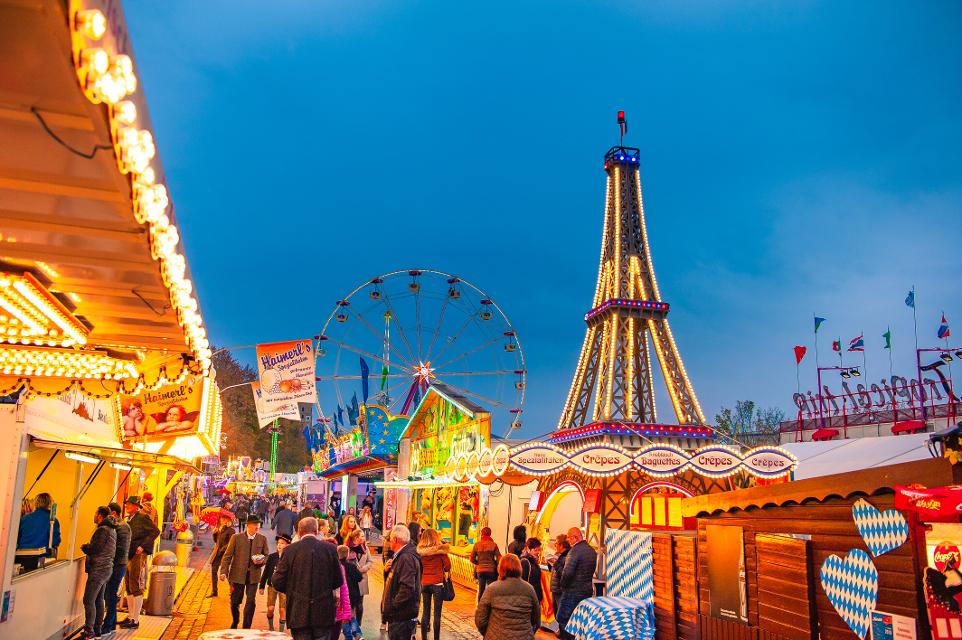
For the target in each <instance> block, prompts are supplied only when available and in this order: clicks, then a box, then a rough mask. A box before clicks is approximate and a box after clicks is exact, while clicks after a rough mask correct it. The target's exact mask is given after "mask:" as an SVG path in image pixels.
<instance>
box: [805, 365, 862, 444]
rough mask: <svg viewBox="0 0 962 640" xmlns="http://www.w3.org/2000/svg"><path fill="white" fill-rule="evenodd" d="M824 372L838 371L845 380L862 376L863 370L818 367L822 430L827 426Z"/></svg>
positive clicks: (819, 408) (819, 425)
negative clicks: (823, 382) (823, 385)
mask: <svg viewBox="0 0 962 640" xmlns="http://www.w3.org/2000/svg"><path fill="white" fill-rule="evenodd" d="M823 371H838V372H839V375H840V376H841V377H843V378H851V377H853V376H854V377H856V378H858V377H859V376H861V375H862V370H861V369H859V368H858V367H818V369H817V371H816V374H817V376H818V428H819V429H821V428H822V427H824V426H825V418H824V415H823V409H824V403H823V402H822V372H823Z"/></svg>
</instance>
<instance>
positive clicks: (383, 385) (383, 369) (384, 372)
mask: <svg viewBox="0 0 962 640" xmlns="http://www.w3.org/2000/svg"><path fill="white" fill-rule="evenodd" d="M387 374H388V368H387V364H384V365H381V391H384V390H385V389H386V388H387Z"/></svg>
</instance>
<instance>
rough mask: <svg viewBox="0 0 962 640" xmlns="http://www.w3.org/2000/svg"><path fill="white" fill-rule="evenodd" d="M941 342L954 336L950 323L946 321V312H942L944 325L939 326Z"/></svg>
mask: <svg viewBox="0 0 962 640" xmlns="http://www.w3.org/2000/svg"><path fill="white" fill-rule="evenodd" d="M938 335H939V340H945V339H946V338H948V337H950V336H951V335H952V330H951V329H949V321H948V320H946V319H945V312H944V311H943V312H942V324H940V325H939V334H938Z"/></svg>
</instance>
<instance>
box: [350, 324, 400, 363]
mask: <svg viewBox="0 0 962 640" xmlns="http://www.w3.org/2000/svg"><path fill="white" fill-rule="evenodd" d="M354 316H355V317H356V318H357V319H358V320H360V321H361V322H362V323H363V324H364V326H365V327H367V329H368V331H370V332H371V333H372V334H374V336H375V337H376V338H378V339H379V340H381V342H382V344H385V345H387V347H388V349H389V350H390V352H391V353H393V354H394V355H396V356H397V357H398V359H399V360H400V361H401V363H402V364H405V365H407V366H409V367H413V366H414V362H412V361H411V360H408V359H407V358H405V357H404V354H402V353H401V352H400V351H398V350H397V349H395V348H394V346H393V345H392V344H391V341H390V340H384V336H383V335H382V334H379V333H378V332H377V330H375V329H374V327H373V325H371V323H370V322H368V320H367V318H365V317H364V316H363V314H361V312H360V311H355V312H354Z"/></svg>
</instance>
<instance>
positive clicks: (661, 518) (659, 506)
mask: <svg viewBox="0 0 962 640" xmlns="http://www.w3.org/2000/svg"><path fill="white" fill-rule="evenodd" d="M651 501H652V508H653V509H654V512H655V526H656V527H663V526H665V524H667V523H666V518H665V515H666V509H665V499H664V498H663V497H661V496H653V497H652V499H651Z"/></svg>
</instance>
